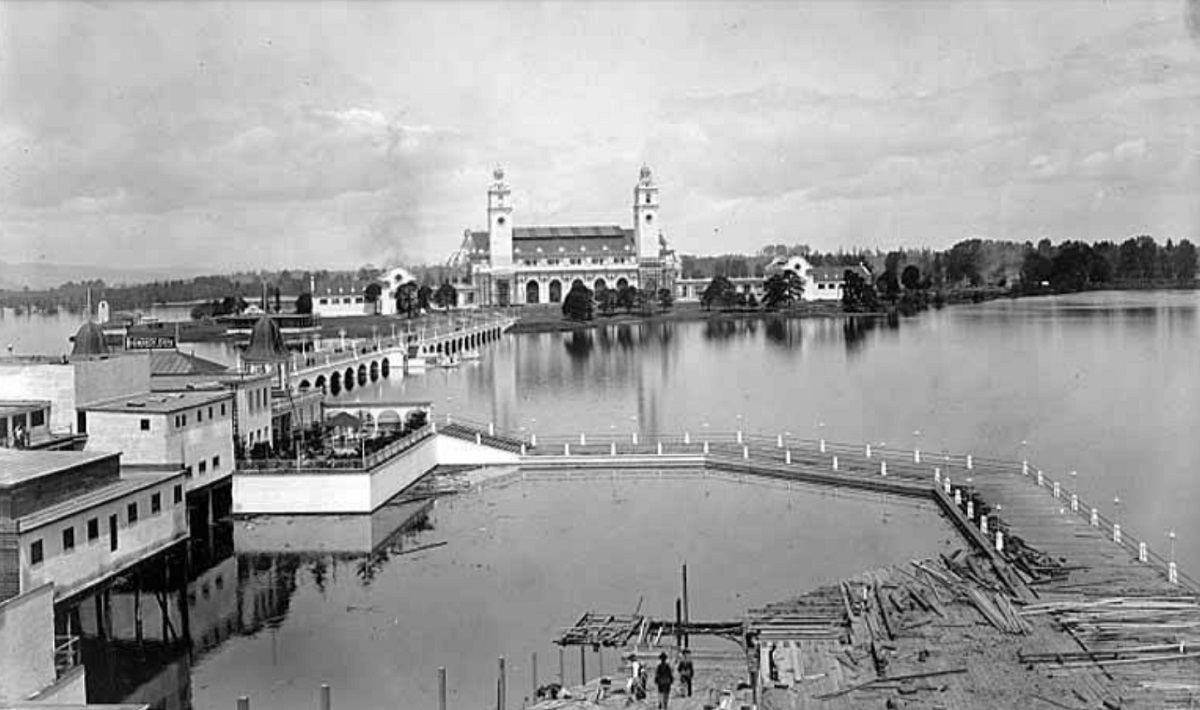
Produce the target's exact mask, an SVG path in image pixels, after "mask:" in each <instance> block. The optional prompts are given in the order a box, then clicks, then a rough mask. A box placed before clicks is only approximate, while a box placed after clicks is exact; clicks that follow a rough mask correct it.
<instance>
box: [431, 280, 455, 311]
mask: <svg viewBox="0 0 1200 710" xmlns="http://www.w3.org/2000/svg"><path fill="white" fill-rule="evenodd" d="M433 302H434V303H436V304H437V305H438V308H454V307H456V306H458V289H456V288H454V285H453V284H451V283H450V282H449V281H443V282H442V285H441V286H438V289H437V291H434V293H433Z"/></svg>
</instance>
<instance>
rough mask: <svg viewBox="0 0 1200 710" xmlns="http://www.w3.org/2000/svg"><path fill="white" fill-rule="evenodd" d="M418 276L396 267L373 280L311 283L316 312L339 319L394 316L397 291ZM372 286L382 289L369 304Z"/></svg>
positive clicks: (336, 280)
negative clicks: (363, 316)
mask: <svg viewBox="0 0 1200 710" xmlns="http://www.w3.org/2000/svg"><path fill="white" fill-rule="evenodd" d="M415 281H416V277H414V276H413V275H412V273H411V272H409V271H408V270H407V269H405V268H403V267H399V266H397V267H394V268H391V269H388V270H386V271H384V272H383V273H382V274H380V275H379V277H378V278H376V279H373V280H366V281H363V280H358V279H341V280H338V279H335V280H332V281H330V282H329V283H322V284H319V283H317V282H316V281H315V280H313V281H311V282H310V285H309V287H310V290H311V291H312V302H313V313H316V314H318V315H320V316H321V317H322V318H337V317H344V316H361V315H384V316H389V315H395V314H396V292H397V291H398V290H399V289H400V287H401V286H403V285H404V284H406V283H414V282H415ZM371 284H377V285H378V286H379V298H378V299H377V300H376V301H374V302H370V301H368V300H367V297H366V293H367V288H368V287H369V286H370V285H371Z"/></svg>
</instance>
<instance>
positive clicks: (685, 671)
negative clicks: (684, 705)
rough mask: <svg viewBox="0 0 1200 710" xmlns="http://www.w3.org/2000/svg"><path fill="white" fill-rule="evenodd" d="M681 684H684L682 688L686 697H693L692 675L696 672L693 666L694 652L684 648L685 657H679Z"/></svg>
mask: <svg viewBox="0 0 1200 710" xmlns="http://www.w3.org/2000/svg"><path fill="white" fill-rule="evenodd" d="M678 669H679V684H680V685H681V686H683V687H682V688H681V689H680V692H681V694H682V695H683V697H685V698H690V697H692V677H693V676H694V675H695V674H696V669H695V667H694V666H692V652H691V651H689V650H687V649H686V648H685V649H683V658H681V659H679V666H678Z"/></svg>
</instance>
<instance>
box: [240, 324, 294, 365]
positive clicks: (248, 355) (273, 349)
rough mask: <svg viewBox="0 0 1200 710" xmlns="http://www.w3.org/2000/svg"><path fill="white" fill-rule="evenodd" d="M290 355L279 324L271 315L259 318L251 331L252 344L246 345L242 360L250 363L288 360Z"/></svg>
mask: <svg viewBox="0 0 1200 710" xmlns="http://www.w3.org/2000/svg"><path fill="white" fill-rule="evenodd" d="M289 357H290V355H288V350H287V345H285V344H284V342H283V333H281V332H279V326H277V325H275V321H274V320H272V319H271V317H270V316H266V315H264V316H263V317H262V318H259V319H258V322H257V323H255V324H254V330H252V331H250V345H249V346H247V347H246V352H245V353H244V354H243V355H242V360H244V361H246V362H250V363H267V362H286V361H287V360H288V358H289Z"/></svg>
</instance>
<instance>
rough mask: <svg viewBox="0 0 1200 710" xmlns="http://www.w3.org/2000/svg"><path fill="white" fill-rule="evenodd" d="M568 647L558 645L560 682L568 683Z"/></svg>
mask: <svg viewBox="0 0 1200 710" xmlns="http://www.w3.org/2000/svg"><path fill="white" fill-rule="evenodd" d="M566 671H567V649H565V648H563V647H562V646H559V647H558V684H559V685H566V683H567V672H566Z"/></svg>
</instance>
